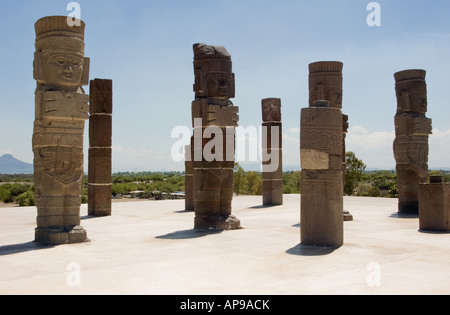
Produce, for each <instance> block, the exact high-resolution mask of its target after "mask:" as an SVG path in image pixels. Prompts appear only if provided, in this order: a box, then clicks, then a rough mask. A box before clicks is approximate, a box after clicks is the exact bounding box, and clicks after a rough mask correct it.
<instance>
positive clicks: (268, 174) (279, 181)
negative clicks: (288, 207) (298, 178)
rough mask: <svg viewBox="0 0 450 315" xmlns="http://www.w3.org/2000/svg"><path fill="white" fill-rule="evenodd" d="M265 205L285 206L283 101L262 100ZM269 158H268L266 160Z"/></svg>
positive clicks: (273, 99) (275, 99)
mask: <svg viewBox="0 0 450 315" xmlns="http://www.w3.org/2000/svg"><path fill="white" fill-rule="evenodd" d="M262 118H263V124H262V128H263V129H262V131H263V132H262V133H263V139H262V150H263V166H262V177H263V189H262V190H263V191H262V193H263V205H265V206H272V205H282V204H283V166H282V158H283V157H282V126H281V100H280V99H279V98H267V99H263V100H262ZM265 156H267V158H264V157H265Z"/></svg>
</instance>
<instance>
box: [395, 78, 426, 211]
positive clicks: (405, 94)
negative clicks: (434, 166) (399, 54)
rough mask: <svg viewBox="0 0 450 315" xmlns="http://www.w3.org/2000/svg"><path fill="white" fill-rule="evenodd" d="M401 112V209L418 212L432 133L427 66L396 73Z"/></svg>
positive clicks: (398, 130)
mask: <svg viewBox="0 0 450 315" xmlns="http://www.w3.org/2000/svg"><path fill="white" fill-rule="evenodd" d="M394 77H395V81H396V85H395V90H396V95H397V114H396V115H395V132H396V138H395V141H394V157H395V160H396V162H397V167H396V168H397V181H398V195H399V205H398V211H399V212H400V213H415V214H417V213H418V210H419V205H418V201H419V185H420V184H423V183H427V182H428V151H429V150H428V138H429V135H430V134H431V133H432V122H431V119H429V118H427V117H425V114H426V112H427V106H428V104H427V85H426V82H425V77H426V72H425V71H424V70H405V71H401V72H397V73H396V74H395V75H394Z"/></svg>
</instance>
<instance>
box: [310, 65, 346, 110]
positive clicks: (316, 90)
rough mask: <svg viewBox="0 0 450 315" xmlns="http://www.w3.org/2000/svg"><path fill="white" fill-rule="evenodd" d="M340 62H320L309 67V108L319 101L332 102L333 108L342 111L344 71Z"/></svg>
mask: <svg viewBox="0 0 450 315" xmlns="http://www.w3.org/2000/svg"><path fill="white" fill-rule="evenodd" d="M343 66H344V65H343V63H342V62H339V61H319V62H314V63H311V64H310V65H309V106H310V107H314V106H315V105H314V103H315V102H316V101H319V100H326V101H328V102H330V106H331V107H332V108H339V109H342V94H343V90H342V81H343V78H342V69H343Z"/></svg>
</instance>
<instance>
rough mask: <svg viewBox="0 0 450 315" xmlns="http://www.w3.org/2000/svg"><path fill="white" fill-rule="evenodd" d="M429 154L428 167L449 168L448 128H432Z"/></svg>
mask: <svg viewBox="0 0 450 315" xmlns="http://www.w3.org/2000/svg"><path fill="white" fill-rule="evenodd" d="M429 144H430V154H429V162H428V165H429V166H430V168H449V167H450V161H449V157H450V145H449V144H450V129H449V130H446V131H440V130H439V129H434V130H433V134H432V135H431V136H430V140H429Z"/></svg>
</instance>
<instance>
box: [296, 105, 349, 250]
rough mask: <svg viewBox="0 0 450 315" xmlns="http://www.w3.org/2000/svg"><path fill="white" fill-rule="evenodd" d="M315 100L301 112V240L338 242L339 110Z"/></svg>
mask: <svg viewBox="0 0 450 315" xmlns="http://www.w3.org/2000/svg"><path fill="white" fill-rule="evenodd" d="M329 104H330V103H329V102H328V101H316V102H315V103H314V107H309V108H304V109H302V113H301V135H300V150H301V167H302V178H301V191H302V194H301V220H300V226H301V243H302V244H304V245H317V246H341V245H342V244H343V242H344V231H343V230H344V227H343V224H344V222H343V220H342V209H343V200H344V196H343V193H342V191H343V178H342V112H341V110H340V109H339V108H334V107H330V105H329Z"/></svg>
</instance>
